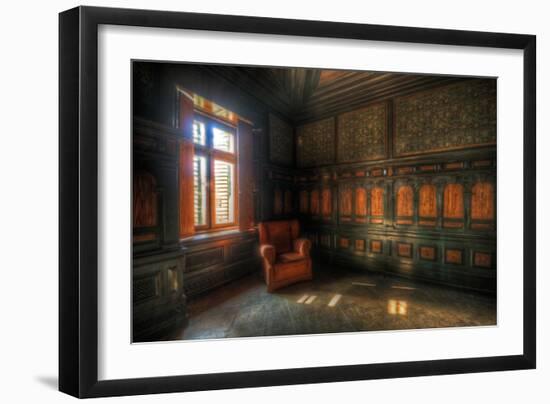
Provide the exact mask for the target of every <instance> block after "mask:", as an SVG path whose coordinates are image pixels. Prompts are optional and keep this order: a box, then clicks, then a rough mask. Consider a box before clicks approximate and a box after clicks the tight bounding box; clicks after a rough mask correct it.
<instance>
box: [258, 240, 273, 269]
mask: <svg viewBox="0 0 550 404" xmlns="http://www.w3.org/2000/svg"><path fill="white" fill-rule="evenodd" d="M260 255H261V256H262V258H263V259H265V260H266V261H267V262H269V263H270V264H271V265H273V264H275V246H273V245H271V244H263V245H261V246H260Z"/></svg>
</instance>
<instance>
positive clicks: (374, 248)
mask: <svg viewBox="0 0 550 404" xmlns="http://www.w3.org/2000/svg"><path fill="white" fill-rule="evenodd" d="M370 250H371V252H373V253H377V254H381V253H382V241H381V240H371V242H370Z"/></svg>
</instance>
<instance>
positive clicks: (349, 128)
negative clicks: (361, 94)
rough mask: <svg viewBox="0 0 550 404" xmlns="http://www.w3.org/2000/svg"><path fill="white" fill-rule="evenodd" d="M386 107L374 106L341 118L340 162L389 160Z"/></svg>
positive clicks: (384, 104)
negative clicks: (386, 158)
mask: <svg viewBox="0 0 550 404" xmlns="http://www.w3.org/2000/svg"><path fill="white" fill-rule="evenodd" d="M386 105H387V104H386V103H385V102H382V103H378V104H373V105H369V106H366V107H364V108H361V109H358V110H355V111H351V112H346V113H344V114H341V115H339V116H338V162H340V163H343V162H353V161H368V160H378V159H383V158H384V157H386V137H387V136H386V135H387V107H386Z"/></svg>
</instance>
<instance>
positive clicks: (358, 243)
mask: <svg viewBox="0 0 550 404" xmlns="http://www.w3.org/2000/svg"><path fill="white" fill-rule="evenodd" d="M355 250H356V251H365V240H355Z"/></svg>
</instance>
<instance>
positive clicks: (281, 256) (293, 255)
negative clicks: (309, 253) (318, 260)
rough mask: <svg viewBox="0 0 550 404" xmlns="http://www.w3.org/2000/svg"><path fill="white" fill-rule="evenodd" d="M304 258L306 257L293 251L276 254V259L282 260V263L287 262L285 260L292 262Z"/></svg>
mask: <svg viewBox="0 0 550 404" xmlns="http://www.w3.org/2000/svg"><path fill="white" fill-rule="evenodd" d="M305 258H306V257H304V256H303V255H301V254H298V253H295V252H289V253H284V254H279V255H278V256H277V261H279V262H282V263H287V262H293V261H300V260H303V259H305Z"/></svg>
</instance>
